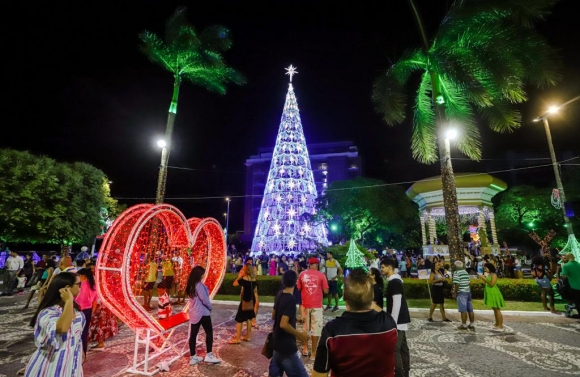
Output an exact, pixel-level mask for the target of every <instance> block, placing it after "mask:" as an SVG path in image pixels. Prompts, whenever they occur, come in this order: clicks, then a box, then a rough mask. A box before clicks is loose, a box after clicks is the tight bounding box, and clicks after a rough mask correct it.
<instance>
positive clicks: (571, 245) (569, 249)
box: [534, 101, 580, 258]
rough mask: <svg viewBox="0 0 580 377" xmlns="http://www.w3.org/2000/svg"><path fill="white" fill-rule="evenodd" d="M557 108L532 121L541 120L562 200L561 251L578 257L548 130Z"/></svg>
mask: <svg viewBox="0 0 580 377" xmlns="http://www.w3.org/2000/svg"><path fill="white" fill-rule="evenodd" d="M569 102H570V101H569ZM569 102H568V103H569ZM558 110H559V107H558V106H552V107H550V108H549V110H548V112H547V113H545V114H544V115H542V116H539V117H537V118H536V119H534V122H539V121H540V120H541V121H542V122H543V123H544V130H545V131H546V139H547V140H548V148H549V149H550V158H551V159H552V167H553V168H554V176H555V177H556V188H557V189H558V194H559V195H560V201H561V202H562V214H563V215H564V226H565V227H566V230H567V232H568V242H567V243H566V246H565V247H564V248H563V249H562V251H561V253H572V254H574V256H575V257H576V258H579V257H580V245H579V244H578V241H577V240H576V236H575V235H574V228H573V227H572V223H571V222H570V218H569V217H568V216H567V215H566V194H565V193H564V186H563V185H562V178H561V177H560V168H559V166H558V161H557V160H556V153H555V152H554V145H553V143H552V133H551V132H550V124H549V123H548V115H550V114H554V113H557V112H558Z"/></svg>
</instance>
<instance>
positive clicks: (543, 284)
mask: <svg viewBox="0 0 580 377" xmlns="http://www.w3.org/2000/svg"><path fill="white" fill-rule="evenodd" d="M536 284H538V286H539V287H540V288H542V289H549V288H552V281H551V280H550V279H548V278H543V279H536Z"/></svg>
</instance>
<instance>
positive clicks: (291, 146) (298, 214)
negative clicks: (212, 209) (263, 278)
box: [252, 66, 328, 254]
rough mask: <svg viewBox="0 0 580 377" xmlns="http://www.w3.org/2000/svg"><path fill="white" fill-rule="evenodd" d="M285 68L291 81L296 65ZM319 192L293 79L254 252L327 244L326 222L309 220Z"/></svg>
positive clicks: (293, 249)
mask: <svg viewBox="0 0 580 377" xmlns="http://www.w3.org/2000/svg"><path fill="white" fill-rule="evenodd" d="M286 70H287V71H288V72H287V73H286V74H287V75H289V76H290V81H292V76H293V75H295V74H297V73H298V72H297V71H296V68H295V67H293V66H290V67H289V68H286ZM317 196H318V195H317V193H316V185H315V184H314V176H313V174H312V168H311V166H310V158H309V157H308V149H307V148H306V139H305V138H304V132H303V130H302V122H301V120H300V113H299V111H298V103H297V102H296V96H295V94H294V88H293V87H292V84H291V83H290V84H289V86H288V93H287V94H286V103H285V104H284V110H283V112H282V119H281V120H280V128H279V130H278V136H277V138H276V146H275V147H274V153H273V155H272V162H271V164H270V172H269V174H268V179H267V181H266V187H265V188H264V197H263V198H262V206H261V208H260V215H259V216H258V223H257V225H256V231H255V233H254V240H253V242H252V253H257V252H260V253H261V252H263V251H265V252H267V253H268V254H270V253H275V254H280V253H286V252H304V251H309V250H314V249H315V248H316V246H317V244H322V245H324V246H326V245H327V244H328V241H327V238H326V228H325V226H324V225H323V224H317V225H313V224H309V223H308V221H307V219H308V218H309V217H310V216H309V215H313V214H314V213H315V202H316V198H317Z"/></svg>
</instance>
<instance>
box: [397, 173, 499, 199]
mask: <svg viewBox="0 0 580 377" xmlns="http://www.w3.org/2000/svg"><path fill="white" fill-rule="evenodd" d="M455 187H456V188H457V189H460V188H467V189H469V188H480V189H484V188H486V189H488V190H492V191H495V193H496V194H498V193H500V192H502V191H504V190H505V189H507V183H505V182H504V181H502V180H501V179H499V178H496V177H493V176H491V175H489V174H487V173H455ZM440 190H441V176H440V175H437V176H434V177H430V178H425V179H422V180H420V181H417V182H415V183H414V184H413V185H412V186H411V187H409V189H408V190H407V196H408V197H409V199H415V197H416V196H417V195H419V194H425V193H428V192H434V191H440Z"/></svg>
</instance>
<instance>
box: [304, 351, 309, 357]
mask: <svg viewBox="0 0 580 377" xmlns="http://www.w3.org/2000/svg"><path fill="white" fill-rule="evenodd" d="M302 356H304V357H308V356H310V352H304V351H302Z"/></svg>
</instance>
